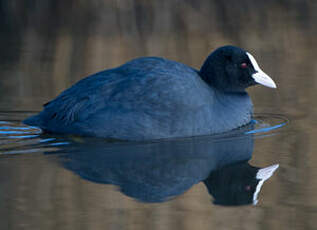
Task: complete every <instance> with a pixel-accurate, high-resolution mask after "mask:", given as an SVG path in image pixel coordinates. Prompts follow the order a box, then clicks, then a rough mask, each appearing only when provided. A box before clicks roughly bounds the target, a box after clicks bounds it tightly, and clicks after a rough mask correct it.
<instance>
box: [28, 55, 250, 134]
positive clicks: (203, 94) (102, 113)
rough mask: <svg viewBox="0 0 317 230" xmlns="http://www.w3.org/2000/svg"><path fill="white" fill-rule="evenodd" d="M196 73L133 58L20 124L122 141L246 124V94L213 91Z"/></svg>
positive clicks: (212, 131)
mask: <svg viewBox="0 0 317 230" xmlns="http://www.w3.org/2000/svg"><path fill="white" fill-rule="evenodd" d="M202 75H203V72H202V71H198V70H195V69H193V68H191V67H189V66H186V65H184V64H181V63H178V62H175V61H170V60H167V59H163V58H157V57H145V58H138V59H134V60H132V61H130V62H127V63H126V64H124V65H122V66H119V67H117V68H114V69H109V70H105V71H102V72H99V73H96V74H94V75H91V76H89V77H87V78H84V79H82V80H81V81H79V82H77V83H76V84H74V85H73V86H72V87H70V88H69V89H67V90H65V91H64V92H62V93H61V94H60V95H59V96H58V97H57V98H55V99H54V100H52V101H50V102H48V103H46V104H45V106H44V109H43V111H42V112H40V113H39V114H37V115H35V116H33V117H30V118H28V119H26V120H25V121H24V122H25V123H26V124H29V125H33V126H39V127H40V128H42V129H43V130H45V131H49V132H54V133H64V134H76V135H83V136H97V137H103V138H114V139H124V140H149V139H162V138H174V137H188V136H198V135H208V134H215V133H221V132H226V131H229V130H231V129H234V128H238V127H240V126H243V125H245V124H247V123H249V122H250V120H251V115H252V103H251V99H250V98H249V96H248V94H247V93H246V92H245V91H244V90H242V91H241V90H239V91H237V92H235V91H234V90H231V89H230V91H226V90H223V89H222V88H221V87H218V88H217V87H214V86H212V85H211V84H208V83H207V82H206V81H205V80H204V78H203V76H202Z"/></svg>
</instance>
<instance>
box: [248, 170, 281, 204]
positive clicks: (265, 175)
mask: <svg viewBox="0 0 317 230" xmlns="http://www.w3.org/2000/svg"><path fill="white" fill-rule="evenodd" d="M278 167H279V165H278V164H275V165H271V166H269V167H266V168H263V169H260V170H259V171H258V172H257V174H256V179H258V180H260V181H259V183H258V185H257V186H256V190H255V192H254V194H253V205H256V204H257V203H258V195H259V192H260V190H261V187H262V185H263V183H264V182H265V181H266V180H267V179H269V178H270V177H271V176H272V175H273V173H274V172H275V170H276V169H277V168H278Z"/></svg>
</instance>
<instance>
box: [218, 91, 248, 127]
mask: <svg viewBox="0 0 317 230" xmlns="http://www.w3.org/2000/svg"><path fill="white" fill-rule="evenodd" d="M214 92H215V93H214V95H215V97H214V98H215V100H214V104H213V110H214V113H215V116H216V120H217V121H218V122H217V127H215V128H219V129H223V127H225V128H226V131H229V130H232V129H235V128H238V127H241V126H243V125H246V124H248V123H249V122H250V121H251V116H252V113H253V105H252V101H251V98H250V97H249V95H248V94H247V92H241V93H224V92H221V91H218V90H214Z"/></svg>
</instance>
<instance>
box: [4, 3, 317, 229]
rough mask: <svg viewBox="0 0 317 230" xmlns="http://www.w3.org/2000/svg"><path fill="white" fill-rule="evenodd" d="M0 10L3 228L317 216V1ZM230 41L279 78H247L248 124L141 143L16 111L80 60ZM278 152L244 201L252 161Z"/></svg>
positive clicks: (40, 97)
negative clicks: (64, 129)
mask: <svg viewBox="0 0 317 230" xmlns="http://www.w3.org/2000/svg"><path fill="white" fill-rule="evenodd" d="M0 12H1V14H0V19H1V20H0V35H1V36H0V49H1V52H0V111H1V112H0V229H1V230H2V229H4V230H6V229H76V230H77V229H197V230H200V229H252V230H254V229H278V230H279V229H316V226H317V221H316V220H317V215H316V213H317V212H316V211H317V196H316V190H317V182H316V181H317V180H316V177H317V170H316V168H317V157H316V156H317V155H316V149H317V142H316V141H315V140H316V138H317V131H316V125H317V118H316V117H317V109H316V108H317V100H316V98H317V93H316V92H317V90H316V87H317V81H316V79H317V68H316V57H315V56H316V55H315V54H316V52H317V44H316V35H317V27H316V23H315V22H316V19H317V4H316V3H315V1H294V0H289V1H276V0H268V1H263V2H262V3H261V2H258V1H257V2H255V1H249V0H242V1H235V0H229V1H223V2H220V1H193V0H186V1H176V0H175V1H174V0H172V1H167V0H162V1H133V0H131V1H119V0H113V1H112V0H111V1H86V2H83V1H80V2H79V1H76V0H70V1H59V0H55V1H49V0H48V1H4V0H3V1H0ZM227 44H232V45H236V46H240V47H242V48H244V49H246V50H248V51H249V52H250V53H251V54H253V56H255V57H256V59H257V61H258V63H259V64H260V66H261V68H262V69H263V70H264V71H265V72H266V73H268V74H269V75H270V76H271V77H272V78H273V79H274V81H275V82H276V83H277V87H278V88H277V89H276V90H272V89H268V88H265V87H259V86H257V87H253V88H250V89H249V90H248V92H249V93H250V95H251V97H252V100H253V104H254V106H255V112H256V114H257V115H256V116H255V117H256V120H257V121H258V123H257V124H256V128H255V130H256V131H254V129H251V130H250V129H249V130H243V131H241V130H240V131H239V132H235V133H234V134H230V135H225V136H217V137H212V138H211V137H203V138H194V139H185V140H177V141H167V142H163V143H161V142H153V143H152V142H151V143H139V144H137V145H136V144H133V143H132V144H131V143H122V142H119V143H117V142H115V143H114V142H107V141H105V140H99V139H98V140H97V139H90V138H80V137H76V136H67V137H65V136H54V135H47V134H43V133H41V131H40V130H39V129H37V128H35V127H28V126H25V125H22V124H21V123H20V121H21V120H22V119H23V118H25V117H27V116H28V115H30V114H33V113H34V111H40V110H41V107H42V104H44V103H46V102H47V101H49V100H51V99H52V98H54V97H55V96H56V95H58V94H59V93H60V92H61V91H62V90H64V89H65V88H67V87H69V86H70V85H72V84H73V83H75V82H76V81H78V80H79V79H81V78H83V77H84V76H87V75H88V74H91V73H94V72H97V71H100V70H103V69H105V68H110V67H115V66H118V65H120V64H122V63H124V62H126V61H128V60H130V59H132V58H135V57H139V56H163V57H166V58H169V59H172V60H176V61H180V62H182V63H185V64H188V65H190V66H192V67H194V68H200V65H201V64H202V62H203V61H204V59H205V57H206V56H207V55H208V54H209V53H210V52H211V51H212V50H214V49H215V48H216V47H218V46H222V45H227ZM17 111H20V112H17ZM285 123H286V124H285ZM184 125H185V124H184ZM282 125H283V126H282ZM280 126H282V127H280ZM276 164H278V165H279V167H278V168H277V169H276V170H275V172H274V174H273V175H272V176H271V177H270V178H269V179H268V180H267V181H265V182H264V184H263V186H262V188H261V190H260V192H259V193H258V202H257V204H256V205H253V196H249V195H247V196H245V194H251V195H252V193H253V194H254V191H256V190H254V188H255V187H256V186H255V185H256V182H257V181H255V180H254V176H253V175H252V173H251V172H252V171H253V169H254V168H253V167H259V168H263V167H267V166H270V165H276ZM245 170H246V171H245ZM243 172H248V173H247V176H246V175H245V174H243ZM249 172H250V173H249ZM242 175H243V176H242ZM231 178H232V180H231ZM250 178H251V180H247V179H250ZM252 178H253V179H252ZM242 179H243V180H242ZM235 182H237V183H235ZM238 182H239V183H238ZM224 183H225V184H224ZM245 183H246V184H245ZM233 184H234V186H233ZM223 185H232V186H223ZM254 186H255V187H254ZM250 197H251V202H250ZM238 201H240V203H239V202H238ZM237 204H239V205H238V206H236V205H237ZM240 204H244V205H240Z"/></svg>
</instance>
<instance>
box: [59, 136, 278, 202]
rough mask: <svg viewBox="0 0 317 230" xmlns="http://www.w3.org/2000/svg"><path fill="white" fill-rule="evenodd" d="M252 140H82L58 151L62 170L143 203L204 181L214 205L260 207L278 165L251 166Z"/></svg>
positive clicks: (160, 198) (173, 193)
mask: <svg viewBox="0 0 317 230" xmlns="http://www.w3.org/2000/svg"><path fill="white" fill-rule="evenodd" d="M252 151H253V137H252V136H251V135H243V136H240V137H238V136H235V137H232V136H231V137H230V138H228V137H225V138H223V137H222V138H214V137H200V138H187V139H183V140H172V141H162V142H147V143H132V142H121V143H120V142H113V143H109V142H105V141H104V140H96V139H80V140H79V141H78V140H77V141H72V142H71V144H70V145H68V146H64V147H62V148H61V149H60V150H58V153H63V154H60V159H62V162H63V166H64V167H65V168H67V169H69V170H71V171H73V172H74V173H76V174H78V175H79V176H80V177H82V178H84V179H87V180H89V181H93V182H97V183H103V184H113V185H116V186H118V188H119V190H120V191H121V192H122V193H124V194H125V195H127V196H129V197H133V198H135V199H137V200H139V201H142V202H163V201H166V200H169V199H171V198H173V197H175V196H178V195H181V194H183V193H184V192H185V191H187V190H188V189H189V188H191V187H192V186H193V185H195V184H197V183H199V182H203V183H204V184H205V185H206V187H207V189H208V191H209V193H210V194H211V195H212V196H213V197H214V203H215V204H219V205H242V204H252V203H253V204H256V203H257V196H258V194H259V191H260V189H261V186H262V185H263V182H264V181H265V180H267V179H268V178H269V177H271V176H272V174H273V172H274V171H275V170H276V169H277V167H278V165H273V166H270V167H267V168H264V169H261V168H258V167H253V166H251V165H249V164H248V160H250V159H251V156H252Z"/></svg>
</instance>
